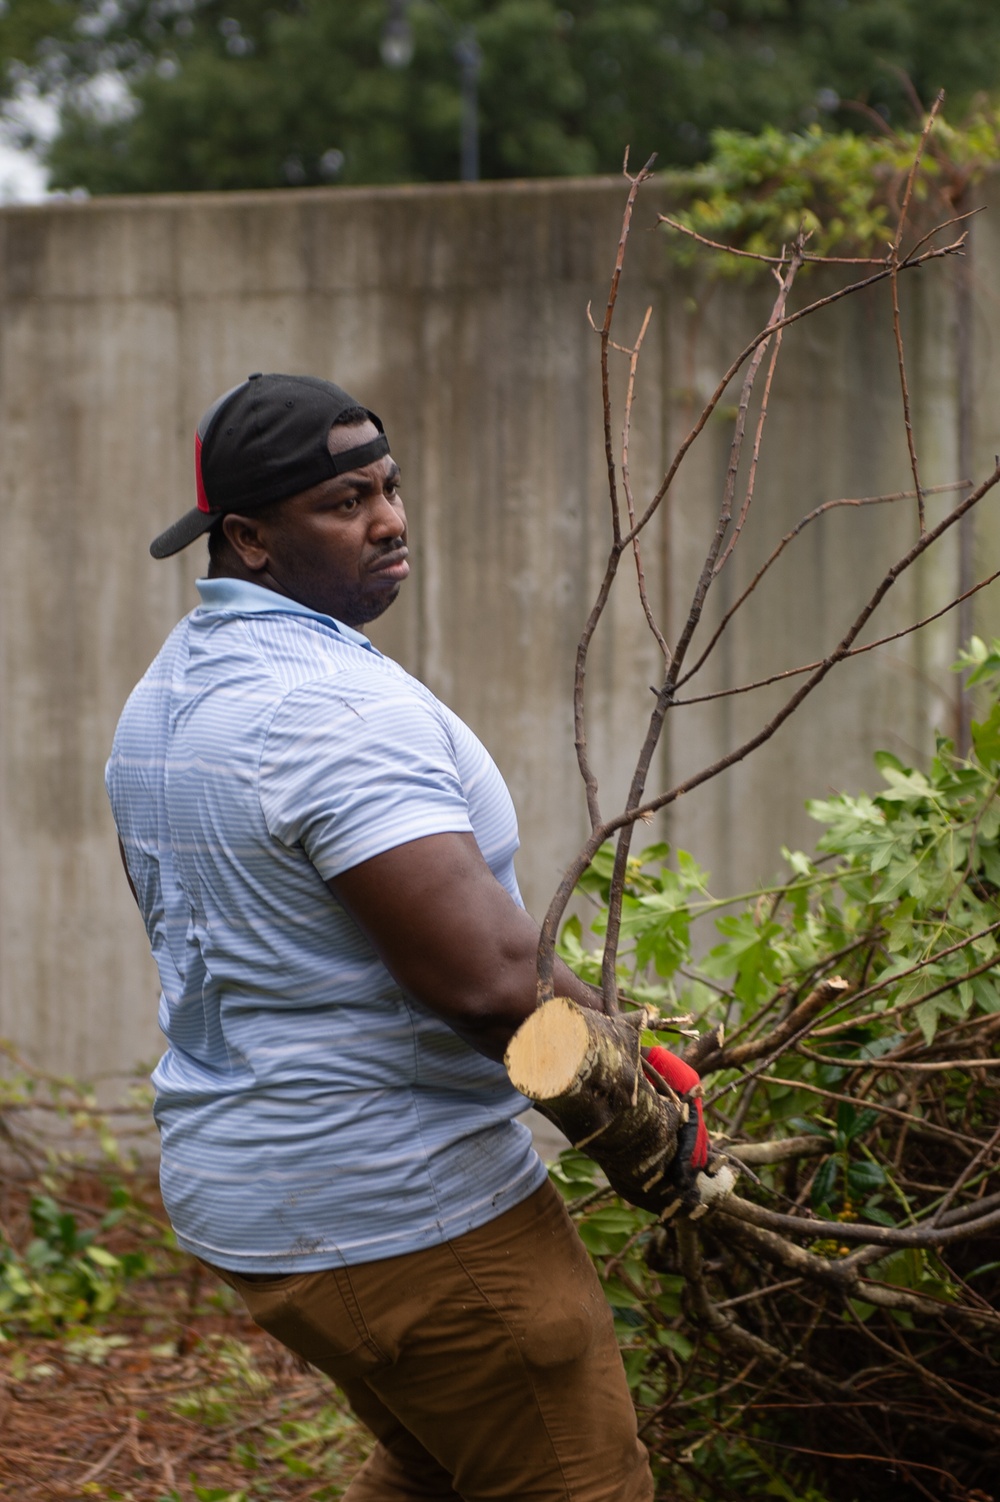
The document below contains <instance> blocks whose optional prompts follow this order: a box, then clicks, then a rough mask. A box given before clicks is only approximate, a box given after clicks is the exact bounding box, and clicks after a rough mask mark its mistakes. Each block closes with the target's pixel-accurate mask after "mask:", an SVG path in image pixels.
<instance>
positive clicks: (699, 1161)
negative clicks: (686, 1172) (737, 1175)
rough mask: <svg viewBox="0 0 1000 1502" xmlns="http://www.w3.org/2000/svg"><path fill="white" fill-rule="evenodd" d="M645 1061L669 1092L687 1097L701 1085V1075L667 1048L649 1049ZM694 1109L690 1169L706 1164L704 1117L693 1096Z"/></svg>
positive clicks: (697, 1099)
mask: <svg viewBox="0 0 1000 1502" xmlns="http://www.w3.org/2000/svg"><path fill="white" fill-rule="evenodd" d="M646 1060H647V1062H648V1063H650V1064H652V1066H653V1068H654V1069H655V1070H656V1072H657V1074H658V1075H659V1076H660V1077H661V1079H665V1080H666V1082H667V1084H668V1085H669V1086H670V1088H671V1090H676V1091H677V1094H678V1095H688V1094H689V1093H690V1092H691V1091H692V1090H693V1089H694V1087H695V1085H700V1084H701V1075H700V1074H699V1073H698V1071H697V1070H696V1069H692V1068H691V1065H690V1064H685V1062H684V1060H683V1059H679V1058H678V1057H677V1055H676V1054H675V1053H671V1052H670V1050H669V1048H651V1049H649V1050H648V1052H647V1053H646ZM694 1109H695V1111H696V1113H697V1128H696V1131H695V1138H694V1146H693V1147H692V1149H691V1167H692V1168H704V1167H705V1164H706V1163H707V1162H708V1133H707V1132H706V1130H705V1115H704V1112H703V1111H702V1109H701V1097H700V1096H699V1095H696V1096H694Z"/></svg>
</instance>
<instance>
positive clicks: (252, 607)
mask: <svg viewBox="0 0 1000 1502" xmlns="http://www.w3.org/2000/svg"><path fill="white" fill-rule="evenodd" d="M195 583H196V584H197V587H198V593H199V595H200V596H201V603H202V605H204V606H205V607H206V609H208V610H227V611H231V612H232V613H233V614H234V615H264V614H268V615H273V614H281V615H308V616H311V617H312V619H313V620H314V621H322V622H323V624H324V626H331V627H332V628H333V630H334V631H336V632H337V633H338V635H340V636H342V637H344V638H345V640H346V641H351V642H354V644H355V645H356V646H359V647H364V648H366V650H367V651H369V652H374V653H375V654H376V656H381V655H382V654H381V653H380V652H379V650H378V648H377V647H374V646H372V644H371V642H370V641H369V640H368V638H367V636H364V635H362V633H361V632H360V631H355V630H354V627H353V626H345V625H344V622H343V621H338V620H335V619H334V617H333V616H332V615H323V614H322V612H321V611H319V610H310V608H309V606H308V605H302V604H300V603H299V601H298V600H291V599H289V598H288V596H287V595H279V594H278V593H277V591H276V590H273V589H265V588H264V587H263V585H260V584H251V583H250V582H249V580H246V579H197V580H196V581H195Z"/></svg>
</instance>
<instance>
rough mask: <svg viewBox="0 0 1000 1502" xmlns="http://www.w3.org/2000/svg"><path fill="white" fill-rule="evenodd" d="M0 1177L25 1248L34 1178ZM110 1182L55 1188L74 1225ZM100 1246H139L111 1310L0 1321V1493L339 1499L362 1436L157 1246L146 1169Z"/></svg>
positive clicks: (294, 1363) (291, 1362) (28, 1499)
mask: <svg viewBox="0 0 1000 1502" xmlns="http://www.w3.org/2000/svg"><path fill="white" fill-rule="evenodd" d="M0 1177H2V1191H3V1192H2V1194H0V1201H2V1206H0V1208H2V1212H3V1213H2V1216H0V1227H2V1232H3V1237H4V1240H5V1241H6V1242H7V1244H8V1246H10V1245H12V1246H14V1247H15V1248H16V1249H18V1250H19V1251H21V1252H22V1253H23V1249H24V1248H25V1247H26V1246H27V1245H28V1244H29V1241H30V1237H31V1217H30V1202H31V1198H32V1196H33V1195H34V1194H37V1193H38V1192H39V1187H40V1186H39V1185H38V1184H37V1182H33V1181H32V1180H31V1179H30V1177H29V1176H27V1175H17V1174H11V1173H4V1174H3V1175H2V1176H0ZM45 1191H46V1186H45V1185H44V1184H43V1185H42V1186H41V1192H45ZM111 1192H112V1191H111V1190H110V1188H109V1185H108V1183H107V1181H106V1180H105V1179H104V1178H103V1177H101V1176H99V1175H98V1176H87V1175H81V1176H77V1177H76V1178H75V1179H74V1180H73V1181H72V1183H70V1184H68V1185H67V1184H60V1185H59V1186H58V1195H56V1194H53V1198H56V1197H58V1203H59V1205H60V1208H61V1209H64V1210H65V1211H66V1213H68V1214H70V1215H71V1216H72V1217H73V1221H74V1224H76V1225H78V1226H79V1227H80V1228H81V1231H80V1234H81V1235H84V1234H85V1230H84V1229H83V1228H86V1227H87V1226H88V1224H90V1225H94V1224H99V1223H100V1218H101V1216H102V1215H105V1214H106V1213H107V1206H108V1203H109V1202H110V1201H109V1195H110V1193H111ZM118 1193H119V1196H120V1195H121V1186H120V1185H119V1187H118ZM99 1244H100V1246H102V1247H104V1248H107V1250H108V1251H109V1252H110V1253H111V1254H113V1255H115V1256H117V1257H121V1256H122V1255H124V1254H126V1253H128V1252H129V1251H132V1252H135V1251H136V1250H137V1249H138V1250H141V1251H142V1260H143V1263H144V1266H143V1270H142V1272H141V1273H140V1275H139V1276H138V1277H136V1278H134V1279H130V1280H129V1281H128V1282H127V1283H126V1284H125V1286H124V1289H123V1291H122V1294H121V1297H120V1299H119V1300H118V1302H117V1304H116V1307H115V1308H114V1309H113V1310H111V1311H109V1312H108V1313H105V1314H102V1315H99V1316H97V1317H94V1318H92V1319H86V1320H83V1321H77V1322H74V1323H70V1324H64V1325H62V1326H60V1325H59V1324H58V1323H56V1324H54V1325H53V1324H51V1323H50V1324H49V1327H48V1329H46V1330H42V1329H41V1328H40V1327H41V1326H42V1325H43V1323H44V1321H42V1319H41V1316H40V1314H39V1311H38V1309H37V1308H32V1307H30V1306H29V1307H28V1308H27V1311H26V1312H27V1315H28V1316H29V1318H28V1319H26V1318H25V1311H22V1314H21V1317H18V1316H17V1313H16V1312H15V1313H14V1314H10V1313H8V1315H7V1316H6V1317H0V1334H2V1336H3V1337H5V1338H3V1339H2V1340H0V1497H4V1498H7V1497H9V1498H12V1499H13V1498H17V1499H19V1502H20V1499H25V1502H35V1499H43V1498H45V1499H48V1498H53V1499H55V1498H60V1499H63V1498H65V1499H73V1502H76V1499H79V1502H83V1499H89V1498H106V1499H109V1502H111V1499H122V1502H265V1499H281V1502H305V1499H307V1498H308V1499H310V1502H333V1499H335V1498H339V1497H340V1496H342V1494H343V1492H344V1490H345V1488H346V1486H347V1484H348V1482H349V1481H350V1478H351V1476H352V1475H353V1474H354V1472H355V1471H356V1470H357V1468H358V1466H359V1465H360V1464H361V1461H362V1460H363V1459H364V1456H365V1454H366V1452H367V1447H368V1439H367V1436H366V1434H365V1432H364V1430H362V1429H361V1428H360V1427H359V1426H358V1425H357V1424H356V1423H355V1421H354V1419H353V1418H352V1417H351V1415H350V1413H349V1412H348V1411H347V1410H346V1409H345V1407H344V1406H343V1404H342V1403H341V1402H340V1401H339V1399H338V1395H337V1393H336V1390H335V1389H334V1388H333V1386H332V1384H330V1383H329V1382H328V1381H327V1380H326V1379H325V1378H324V1377H322V1376H321V1375H320V1374H319V1373H317V1372H315V1371H313V1370H312V1369H311V1368H309V1367H307V1366H305V1365H304V1364H303V1363H301V1362H299V1361H298V1360H297V1359H296V1358H295V1357H293V1356H292V1355H291V1354H290V1353H289V1352H287V1351H285V1350H284V1349H283V1348H282V1347H281V1346H279V1345H278V1344H277V1343H276V1342H275V1341H273V1340H272V1339H271V1338H270V1337H269V1336H267V1335H265V1334H264V1333H263V1332H262V1331H260V1330H258V1329H257V1327H256V1326H255V1325H254V1324H253V1323H252V1322H251V1321H250V1319H249V1318H248V1316H247V1315H246V1313H245V1312H244V1311H243V1309H242V1306H241V1305H240V1303H239V1301H238V1299H237V1298H236V1297H235V1295H233V1294H232V1293H231V1292H230V1290H229V1289H228V1288H225V1287H223V1286H222V1285H220V1284H219V1283H217V1282H216V1280H215V1279H213V1278H212V1277H211V1276H210V1275H209V1274H208V1273H207V1272H206V1271H204V1270H203V1269H201V1267H200V1266H199V1265H198V1264H196V1263H194V1262H192V1261H191V1260H190V1259H186V1258H183V1257H182V1256H181V1255H180V1254H179V1253H177V1252H176V1251H174V1250H172V1249H171V1245H170V1237H169V1233H168V1232H167V1231H166V1227H165V1222H164V1221H163V1219H162V1209H161V1207H160V1206H159V1203H158V1197H157V1193H156V1186H155V1183H154V1182H153V1181H152V1180H151V1179H150V1178H148V1177H146V1178H143V1179H134V1180H132V1181H131V1182H130V1183H129V1185H128V1208H127V1209H126V1211H125V1212H124V1213H123V1214H122V1217H121V1219H120V1220H119V1222H118V1223H117V1224H116V1225H115V1226H114V1227H113V1228H110V1229H107V1230H102V1232H101V1235H100V1242H99ZM30 1318H33V1319H34V1321H35V1324H36V1329H35V1330H32V1329H31V1328H30Z"/></svg>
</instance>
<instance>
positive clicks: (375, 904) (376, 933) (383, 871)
mask: <svg viewBox="0 0 1000 1502" xmlns="http://www.w3.org/2000/svg"><path fill="white" fill-rule="evenodd" d="M327 886H328V887H329V888H330V891H331V892H332V893H333V895H334V897H335V898H336V899H337V901H338V902H340V903H341V904H342V905H343V907H345V908H346V909H347V911H348V912H349V913H350V914H351V916H352V917H353V918H354V920H355V922H356V923H357V924H358V926H359V927H360V928H361V929H362V930H363V931H364V933H365V934H366V935H367V936H368V938H369V939H370V940H371V943H372V945H373V946H374V948H375V949H376V950H377V951H378V953H379V956H380V958H381V959H382V961H383V963H384V964H385V966H386V968H387V969H388V970H389V972H390V974H391V975H392V976H393V978H394V979H395V980H396V981H397V982H398V983H399V985H400V986H401V987H402V988H403V990H405V991H407V992H408V993H409V994H410V995H412V996H414V997H416V999H417V1000H418V1001H421V1002H422V1003H423V1004H424V1005H425V1006H427V1007H429V1008H430V1009H431V1010H432V1011H435V1012H437V1013H438V1014H439V1015H441V1016H442V1017H444V1018H445V1019H446V1020H447V1021H449V1022H451V1023H452V1024H453V1025H455V1026H456V1027H458V1028H459V1029H462V1028H463V1026H464V1027H465V1028H471V1029H475V1028H477V1027H479V1026H486V1027H489V1028H492V1027H493V1026H495V1025H499V1026H500V1027H501V1029H503V1028H507V1029H508V1030H510V1031H512V1030H513V1028H514V1027H516V1026H517V1025H518V1023H519V1022H520V1021H521V1020H523V1018H524V1017H525V1016H527V1014H528V1012H529V1011H530V1010H531V1007H532V1005H533V1003H534V960H535V950H536V946H537V933H538V931H537V928H536V927H535V924H534V923H533V922H532V920H531V919H530V918H529V917H528V915H527V913H525V912H524V910H523V909H522V908H519V907H518V906H517V904H516V903H515V902H514V901H513V899H512V898H511V897H510V895H509V894H508V893H507V892H506V891H505V890H504V888H503V887H502V886H501V885H500V883H499V882H498V881H497V880H496V878H495V877H494V875H493V873H492V872H491V871H490V869H489V867H488V866H487V864H486V862H485V861H484V860H483V857H482V854H481V853H480V850H479V847H478V845H477V844H476V841H475V839H474V837H473V836H472V835H471V834H435V835H428V836H426V837H424V838H422V839H416V840H411V841H409V842H408V843H407V844H404V845H397V846H396V847H395V848H394V849H391V850H387V851H385V852H384V853H383V854H381V855H377V856H375V857H373V858H372V859H371V860H368V861H364V862H362V863H361V864H360V865H357V866H354V867H352V869H351V870H349V871H345V872H343V873H342V874H341V875H339V876H335V877H332V878H331V879H330V880H329V881H328V882H327ZM491 1051H492V1050H491Z"/></svg>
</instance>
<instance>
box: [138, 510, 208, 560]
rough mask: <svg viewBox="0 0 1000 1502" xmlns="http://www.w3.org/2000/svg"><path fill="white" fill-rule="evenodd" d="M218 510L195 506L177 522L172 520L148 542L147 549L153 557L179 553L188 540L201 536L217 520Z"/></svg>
mask: <svg viewBox="0 0 1000 1502" xmlns="http://www.w3.org/2000/svg"><path fill="white" fill-rule="evenodd" d="M219 514H220V513H218V512H215V513H214V514H213V513H212V512H209V511H199V509H198V507H197V506H194V507H192V509H191V510H190V511H189V512H188V513H187V515H186V516H182V517H181V519H180V521H179V522H174V524H173V526H172V527H168V528H167V530H166V531H165V532H161V533H160V535H159V537H154V538H153V541H152V542H151V543H150V544H149V551H150V553H151V554H152V555H153V557H154V558H169V557H170V555H171V553H179V552H180V550H181V548H186V547H187V545H188V543H189V542H194V540H195V538H196V537H202V536H203V535H204V534H205V533H206V532H207V531H208V529H209V527H211V525H212V523H213V522H214V521H218V518H219Z"/></svg>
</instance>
